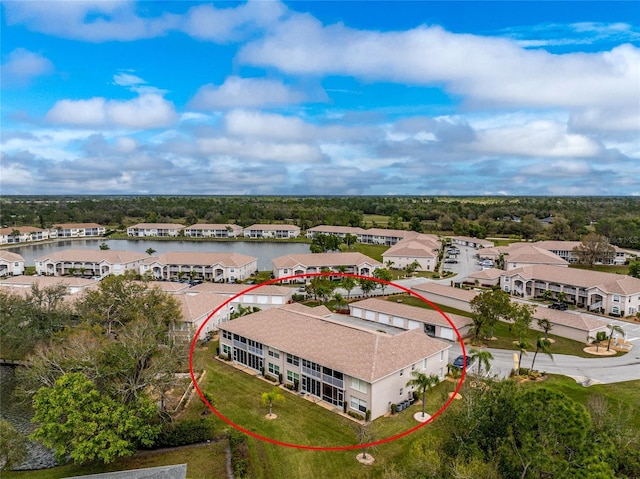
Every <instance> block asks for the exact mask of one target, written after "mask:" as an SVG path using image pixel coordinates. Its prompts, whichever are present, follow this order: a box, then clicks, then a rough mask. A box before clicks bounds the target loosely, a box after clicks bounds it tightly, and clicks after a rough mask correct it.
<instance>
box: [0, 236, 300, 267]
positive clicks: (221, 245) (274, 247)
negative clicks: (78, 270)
mask: <svg viewBox="0 0 640 479" xmlns="http://www.w3.org/2000/svg"><path fill="white" fill-rule="evenodd" d="M102 243H106V244H107V245H108V246H109V248H110V249H112V250H119V251H136V252H139V253H144V252H145V251H146V250H148V249H149V248H153V249H154V250H156V253H154V254H160V253H167V252H169V251H197V252H199V253H204V252H209V253H211V252H216V253H240V254H246V255H248V256H253V257H256V258H258V270H260V271H271V270H272V269H273V262H272V259H273V258H277V257H279V256H285V255H287V254H299V253H309V252H310V251H309V244H306V243H289V242H287V243H276V242H254V241H239V240H236V241H154V240H130V239H126V240H125V239H122V240H120V239H117V240H116V239H90V240H89V239H88V240H59V241H52V242H48V243H39V244H30V245H27V244H25V245H21V246H15V247H12V248H7V250H8V251H11V252H13V253H18V254H20V255H21V256H22V257H23V258H24V260H25V265H26V266H33V265H34V261H35V260H36V259H37V258H41V257H43V256H46V255H48V254H51V253H54V252H56V251H61V250H65V249H99V248H100V245H101V244H102Z"/></svg>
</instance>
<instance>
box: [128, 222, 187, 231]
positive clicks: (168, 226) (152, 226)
mask: <svg viewBox="0 0 640 479" xmlns="http://www.w3.org/2000/svg"><path fill="white" fill-rule="evenodd" d="M129 228H138V229H145V230H158V229H160V230H179V229H182V228H184V225H179V224H178V223H138V224H137V225H133V226H129Z"/></svg>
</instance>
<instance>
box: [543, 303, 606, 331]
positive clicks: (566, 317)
mask: <svg viewBox="0 0 640 479" xmlns="http://www.w3.org/2000/svg"><path fill="white" fill-rule="evenodd" d="M533 317H534V318H535V319H548V320H549V321H551V322H552V323H556V324H561V325H563V326H567V327H570V328H575V329H579V330H581V331H587V332H588V331H594V330H596V329H601V328H602V327H603V326H604V324H603V323H602V321H599V320H597V319H594V318H590V317H588V316H584V315H582V314H577V313H568V312H566V311H558V310H556V309H551V308H547V307H544V306H536V308H535V310H534V312H533ZM550 332H551V334H553V329H552V330H551V331H550Z"/></svg>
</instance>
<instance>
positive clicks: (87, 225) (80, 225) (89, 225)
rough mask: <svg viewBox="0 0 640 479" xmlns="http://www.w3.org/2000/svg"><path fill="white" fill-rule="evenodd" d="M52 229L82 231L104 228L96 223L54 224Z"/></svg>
mask: <svg viewBox="0 0 640 479" xmlns="http://www.w3.org/2000/svg"><path fill="white" fill-rule="evenodd" d="M53 228H61V229H84V228H104V226H101V225H99V224H98V223H56V224H55V225H53Z"/></svg>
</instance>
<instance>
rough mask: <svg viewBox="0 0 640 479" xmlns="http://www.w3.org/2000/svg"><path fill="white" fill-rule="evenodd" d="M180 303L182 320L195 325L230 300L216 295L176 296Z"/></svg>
mask: <svg viewBox="0 0 640 479" xmlns="http://www.w3.org/2000/svg"><path fill="white" fill-rule="evenodd" d="M174 297H175V298H176V299H177V300H178V302H179V303H180V309H181V311H182V320H183V321H185V322H188V323H193V322H194V321H197V320H198V319H200V318H202V317H203V316H208V315H209V314H211V313H212V312H213V311H215V310H216V309H217V308H218V307H219V306H220V305H221V304H222V303H224V302H225V301H227V300H228V299H229V298H227V297H226V296H222V295H219V294H215V293H200V294H198V295H195V296H191V295H189V294H178V295H176V296H174Z"/></svg>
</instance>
